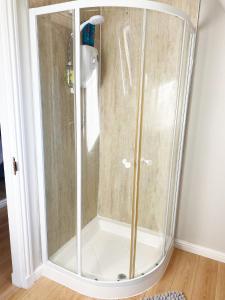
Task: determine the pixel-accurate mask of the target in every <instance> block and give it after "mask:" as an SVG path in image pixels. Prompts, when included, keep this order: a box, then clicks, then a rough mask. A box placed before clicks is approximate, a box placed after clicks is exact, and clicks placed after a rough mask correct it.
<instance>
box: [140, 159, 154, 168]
mask: <svg viewBox="0 0 225 300" xmlns="http://www.w3.org/2000/svg"><path fill="white" fill-rule="evenodd" d="M141 162H143V163H144V164H146V165H147V166H151V165H152V164H153V162H152V160H151V159H145V158H142V159H141Z"/></svg>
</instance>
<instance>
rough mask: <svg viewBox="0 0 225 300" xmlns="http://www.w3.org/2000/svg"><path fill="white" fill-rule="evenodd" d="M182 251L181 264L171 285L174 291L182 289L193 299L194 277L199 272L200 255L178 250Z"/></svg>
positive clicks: (188, 297)
mask: <svg viewBox="0 0 225 300" xmlns="http://www.w3.org/2000/svg"><path fill="white" fill-rule="evenodd" d="M177 251H179V253H180V260H179V264H178V265H177V271H176V274H175V276H174V280H173V283H172V285H171V290H172V291H181V292H183V293H184V294H185V296H186V297H187V299H191V295H192V291H193V287H194V278H195V274H196V272H197V268H198V263H199V258H200V257H199V256H198V255H195V254H191V253H188V252H184V251H181V250H177Z"/></svg>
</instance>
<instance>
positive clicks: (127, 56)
mask: <svg viewBox="0 0 225 300" xmlns="http://www.w3.org/2000/svg"><path fill="white" fill-rule="evenodd" d="M96 15H101V16H102V17H104V22H103V23H102V24H101V25H96V26H95V38H94V43H93V37H92V36H91V32H93V27H91V26H89V27H88V28H86V29H87V31H85V30H84V31H83V32H82V34H81V37H82V46H81V52H82V51H83V54H82V55H83V57H86V61H88V57H87V56H85V55H86V54H87V52H88V51H90V54H88V55H91V57H92V59H89V61H90V62H93V61H94V62H96V59H95V58H96V56H98V63H97V64H96V65H95V66H94V68H93V70H92V71H91V75H87V73H86V76H88V78H87V79H85V78H84V77H85V76H84V75H85V74H84V73H83V74H82V72H84V70H85V68H86V67H87V66H85V64H84V65H83V66H82V67H81V78H82V80H85V81H84V82H83V86H82V95H83V98H82V102H83V122H84V124H83V150H82V153H83V161H82V162H83V167H82V171H83V199H82V201H83V213H82V222H83V229H82V273H83V274H84V275H85V276H87V277H91V278H96V279H98V280H120V279H121V280H122V279H125V278H128V276H129V264H130V242H131V241H130V236H131V221H132V193H133V174H134V156H135V153H134V148H135V133H136V118H137V103H138V94H139V85H140V84H139V81H140V57H141V52H140V51H141V41H142V35H141V32H142V22H143V10H142V9H129V8H111V7H110V8H105V7H103V8H94V9H92V8H87V9H82V10H81V20H82V22H83V21H87V20H88V19H89V18H90V17H91V16H96ZM100 21H101V20H100ZM89 22H90V21H89ZM84 29H85V28H84ZM89 34H90V36H88V35H89ZM86 35H87V36H86ZM93 44H94V48H93ZM93 58H94V59H93ZM81 61H82V63H84V62H83V60H82V59H81ZM92 65H93V64H92ZM98 78H99V80H98ZM97 88H98V89H97Z"/></svg>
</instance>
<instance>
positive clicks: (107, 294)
mask: <svg viewBox="0 0 225 300" xmlns="http://www.w3.org/2000/svg"><path fill="white" fill-rule="evenodd" d="M90 7H129V8H139V9H147V10H152V11H157V12H162V13H165V14H169V15H172V16H175V17H178V18H179V19H181V20H182V21H183V26H184V32H183V34H184V38H183V39H185V38H186V36H188V38H189V49H188V52H189V57H188V65H187V72H185V73H186V74H185V80H184V82H183V84H182V80H181V77H182V74H183V72H184V71H182V70H181V71H180V75H179V76H180V78H179V86H178V88H179V90H180V91H181V90H182V89H183V90H184V91H185V92H184V95H183V96H184V99H185V100H184V106H183V112H182V129H181V133H180V137H179V142H180V143H179V154H178V158H177V167H176V183H175V185H176V190H175V200H174V203H173V206H174V207H173V208H174V209H173V225H172V234H174V228H175V217H176V207H177V198H178V191H179V179H180V172H181V162H182V152H183V141H184V133H185V123H186V115H187V107H188V98H189V90H190V82H191V75H192V65H193V58H194V48H195V37H196V31H195V28H194V26H193V25H192V23H191V21H190V19H189V18H188V16H187V15H186V14H185V13H184V12H182V11H180V10H178V9H176V8H174V7H172V6H170V5H167V4H163V3H160V2H155V1H148V0H138V1H137V0H123V1H121V0H95V1H93V0H77V1H70V2H64V3H60V4H53V5H47V6H42V7H37V8H32V9H29V18H30V43H31V49H32V51H31V61H32V86H33V101H34V111H36V115H35V120H34V122H35V129H36V130H35V132H36V147H37V156H38V157H37V163H38V165H37V172H38V188H39V205H40V225H41V243H42V258H43V267H42V275H44V276H46V277H48V278H50V279H52V280H54V281H56V282H58V283H60V284H63V285H65V286H67V287H69V288H71V289H73V290H75V291H77V292H80V293H82V294H85V295H87V296H91V297H96V298H101V299H115V298H126V297H130V296H133V295H137V294H139V293H141V292H143V291H144V290H146V289H148V288H150V287H151V286H152V285H154V284H155V283H156V282H157V281H158V280H160V278H161V277H162V275H163V274H164V271H165V269H166V267H167V265H168V263H169V260H170V257H171V254H172V252H173V245H174V237H172V240H171V243H170V246H169V247H168V249H166V251H165V255H164V257H163V258H162V260H161V261H160V263H159V265H158V266H156V267H155V268H154V269H152V270H151V271H149V272H146V273H145V274H144V275H142V276H140V277H138V278H134V279H129V280H123V281H120V282H117V281H100V280H99V281H95V280H92V279H89V278H85V277H82V268H81V219H82V209H81V207H82V194H81V172H82V165H81V161H82V148H81V107H80V96H81V95H80V9H82V8H90ZM67 10H74V11H75V24H74V26H75V27H74V30H75V36H76V37H77V38H76V39H75V43H76V44H75V46H76V47H75V49H76V50H75V60H76V83H75V90H76V97H75V99H76V100H74V101H75V102H74V107H76V112H75V114H76V116H75V118H76V142H77V156H76V160H77V261H78V270H77V271H78V272H77V274H76V273H73V272H70V271H68V270H66V269H64V268H62V267H60V266H58V265H56V264H54V263H52V262H51V261H49V259H48V245H47V224H46V203H45V180H44V178H45V177H44V152H43V127H42V107H41V92H40V73H39V56H38V31H37V16H40V15H44V14H49V13H57V12H61V11H67ZM183 43H184V41H183ZM183 45H184V44H183ZM183 52H184V47H183V46H182V54H181V57H183ZM182 65H183V64H182V58H181V67H180V68H181V69H182ZM178 94H179V95H180V92H178ZM165 220H167V218H166V216H165ZM165 224H167V221H166V222H165ZM165 234H166V231H165ZM165 239H166V236H165Z"/></svg>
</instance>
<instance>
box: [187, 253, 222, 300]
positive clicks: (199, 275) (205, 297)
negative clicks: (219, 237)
mask: <svg viewBox="0 0 225 300" xmlns="http://www.w3.org/2000/svg"><path fill="white" fill-rule="evenodd" d="M217 271H218V262H216V261H215V260H212V259H208V258H205V257H200V258H199V263H198V271H197V272H196V274H195V279H194V280H195V282H194V287H193V292H192V295H191V299H192V300H215V296H216V280H217Z"/></svg>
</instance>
